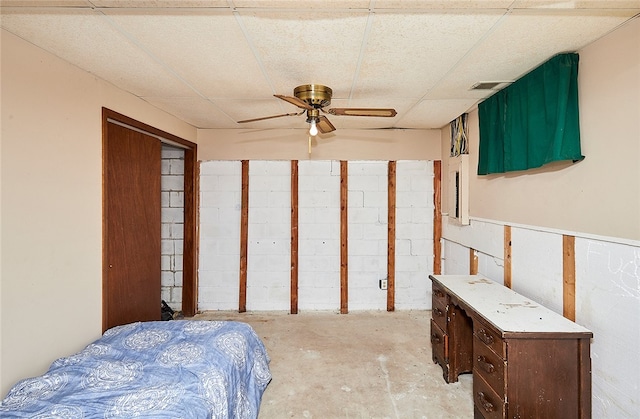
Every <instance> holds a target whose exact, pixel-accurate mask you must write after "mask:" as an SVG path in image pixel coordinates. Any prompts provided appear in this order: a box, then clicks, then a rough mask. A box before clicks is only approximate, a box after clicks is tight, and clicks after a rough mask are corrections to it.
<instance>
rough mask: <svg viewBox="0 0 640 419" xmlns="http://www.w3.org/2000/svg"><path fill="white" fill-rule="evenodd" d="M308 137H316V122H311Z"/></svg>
mask: <svg viewBox="0 0 640 419" xmlns="http://www.w3.org/2000/svg"><path fill="white" fill-rule="evenodd" d="M309 135H311V136H312V137H315V136H316V135H318V127H317V126H316V121H315V120H313V119H312V120H311V123H310V126H309Z"/></svg>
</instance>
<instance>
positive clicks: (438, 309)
mask: <svg viewBox="0 0 640 419" xmlns="http://www.w3.org/2000/svg"><path fill="white" fill-rule="evenodd" d="M431 318H432V319H433V321H435V322H436V323H437V324H438V326H440V329H442V330H447V306H446V305H444V304H442V302H441V301H440V300H437V299H436V298H435V297H434V299H433V308H432V309H431Z"/></svg>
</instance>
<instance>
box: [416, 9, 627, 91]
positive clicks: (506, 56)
mask: <svg viewBox="0 0 640 419" xmlns="http://www.w3.org/2000/svg"><path fill="white" fill-rule="evenodd" d="M626 19H627V16H625V14H624V13H622V12H615V13H610V14H607V15H605V16H601V15H598V14H597V13H595V12H590V11H573V12H571V13H560V14H553V13H548V12H545V11H538V12H532V11H518V12H514V13H512V14H510V15H508V16H507V17H505V18H504V19H503V20H502V22H501V23H500V25H499V26H497V27H496V29H495V30H494V31H493V32H492V33H490V34H489V35H488V36H487V37H486V38H485V40H484V42H482V44H480V45H478V47H477V48H475V49H474V50H473V51H471V52H470V53H469V54H468V55H467V57H466V58H465V60H464V61H463V62H461V63H460V64H459V65H458V66H457V67H456V68H455V69H454V70H453V71H452V72H451V73H449V74H448V75H447V78H446V79H445V80H443V81H442V82H441V83H440V84H439V85H438V86H437V87H436V88H435V89H433V90H432V91H431V92H430V93H429V95H428V96H427V97H428V98H430V99H437V98H461V97H486V96H489V95H491V94H492V92H491V91H484V92H483V91H475V92H474V91H470V90H469V89H470V88H471V86H473V85H474V84H475V83H477V82H479V81H509V80H512V81H513V80H517V79H518V78H520V77H522V76H523V75H524V74H526V73H527V72H529V71H531V70H532V69H533V68H535V67H537V66H538V65H539V64H541V63H542V62H544V61H546V60H548V59H549V58H551V57H552V56H553V55H556V54H557V53H560V52H573V51H577V50H579V49H580V48H582V47H584V46H585V45H586V44H588V43H589V42H591V41H592V40H593V39H594V38H597V37H598V34H601V33H607V32H608V31H610V30H611V29H613V28H615V27H616V26H618V25H620V24H621V23H622V22H624V21H625V20H626ZM552 34H553V35H552Z"/></svg>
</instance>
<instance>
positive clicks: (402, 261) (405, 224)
mask: <svg viewBox="0 0 640 419" xmlns="http://www.w3.org/2000/svg"><path fill="white" fill-rule="evenodd" d="M433 211H434V205H433V162H431V161H419V160H418V161H398V162H397V164H396V283H395V284H396V301H395V302H396V309H398V310H405V309H431V281H430V280H429V274H430V273H433V215H434V213H433Z"/></svg>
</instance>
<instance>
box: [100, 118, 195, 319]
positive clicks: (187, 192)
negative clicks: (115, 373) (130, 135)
mask: <svg viewBox="0 0 640 419" xmlns="http://www.w3.org/2000/svg"><path fill="white" fill-rule="evenodd" d="M110 121H111V122H115V123H117V124H120V125H125V126H128V127H130V128H132V129H134V130H140V131H142V132H144V133H146V134H148V135H151V136H154V137H156V138H158V140H160V141H162V142H164V143H167V144H171V145H174V146H178V147H180V148H182V149H184V241H183V271H182V312H183V313H184V315H185V316H187V317H191V316H193V315H195V313H196V309H197V302H198V286H197V285H198V278H197V272H198V191H199V185H198V163H197V156H198V145H197V144H196V143H192V142H191V141H188V140H185V139H183V138H180V137H177V136H175V135H173V134H170V133H168V132H165V131H162V130H160V129H158V128H155V127H152V126H150V125H147V124H145V123H143V122H140V121H136V120H135V119H132V118H129V117H128V116H125V115H122V114H120V113H118V112H115V111H113V110H111V109H107V108H104V107H103V108H102V326H103V331H104V327H105V325H106V309H105V307H106V304H108V302H107V301H105V299H106V295H107V294H106V289H107V288H106V287H107V271H108V262H107V224H106V220H107V219H108V216H109V214H108V213H107V205H106V204H107V199H108V196H107V192H106V188H105V185H106V179H107V178H106V176H107V173H106V145H107V141H108V125H109V122H110ZM158 304H160V302H158Z"/></svg>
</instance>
